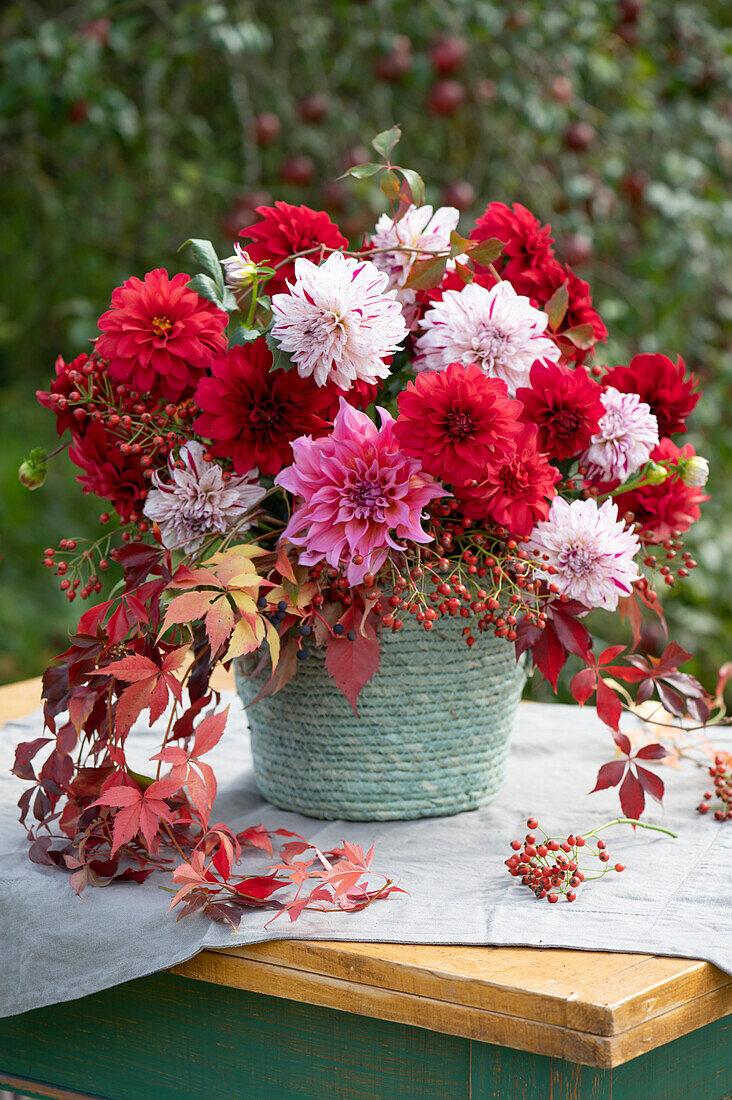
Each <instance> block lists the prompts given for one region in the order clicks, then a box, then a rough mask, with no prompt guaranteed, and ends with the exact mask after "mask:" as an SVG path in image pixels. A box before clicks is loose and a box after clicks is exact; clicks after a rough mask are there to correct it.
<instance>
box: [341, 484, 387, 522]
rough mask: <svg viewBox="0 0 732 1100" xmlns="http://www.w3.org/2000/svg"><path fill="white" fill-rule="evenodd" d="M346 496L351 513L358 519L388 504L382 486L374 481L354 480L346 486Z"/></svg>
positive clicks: (367, 516) (371, 514) (364, 517)
mask: <svg viewBox="0 0 732 1100" xmlns="http://www.w3.org/2000/svg"><path fill="white" fill-rule="evenodd" d="M347 498H348V502H349V504H350V505H351V507H352V509H353V514H354V515H355V516H356V517H358V518H359V519H368V518H370V517H371V516H373V515H374V513H376V512H379V511H380V510H382V509H384V508H386V507H387V506H388V504H389V501H388V500H387V498H386V496H385V495H384V488H383V486H382V485H379V483H378V482H375V481H366V480H361V479H359V480H358V481H354V482H353V483H352V484H351V485H349V486H348V490H347Z"/></svg>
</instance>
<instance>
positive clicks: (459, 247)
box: [450, 229, 477, 259]
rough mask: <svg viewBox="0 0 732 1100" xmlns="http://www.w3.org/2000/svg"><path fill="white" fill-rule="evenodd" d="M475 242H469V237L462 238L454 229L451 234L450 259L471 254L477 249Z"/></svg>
mask: <svg viewBox="0 0 732 1100" xmlns="http://www.w3.org/2000/svg"><path fill="white" fill-rule="evenodd" d="M476 247H477V244H476V242H475V241H470V240H468V238H467V237H461V236H460V234H459V233H456V232H455V230H454V229H453V231H452V233H451V234H450V258H451V259H454V258H455V256H462V255H463V254H464V253H465V252H470V251H471V250H472V249H474V248H476Z"/></svg>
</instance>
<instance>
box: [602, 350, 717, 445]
mask: <svg viewBox="0 0 732 1100" xmlns="http://www.w3.org/2000/svg"><path fill="white" fill-rule="evenodd" d="M602 381H603V384H604V385H607V386H614V387H615V389H616V390H620V391H621V392H622V393H637V394H638V396H639V397H640V399H641V401H645V403H646V404H647V405H650V407H651V412H652V413H653V415H654V416H655V417H656V419H657V420H658V431H659V435H661V436H665V435H673V433H674V432H685V431H686V418H687V416H689V415H690V414H691V413H692V412H693V410H694V408H695V406H696V403H697V401H698V400H699V398H700V397H701V393H699V392H698V390H697V389H696V387H697V386H698V384H699V383H698V379H697V377H696V375H694V374H689V375H687V373H686V364H685V363H684V360H683V359H682V358H681V356H679V357H678V359H677V360H676V362H675V363H672V362H671V360H670V359H668V358H667V357H666V356H665V355H634V356H633V358H632V359H631V361H630V363H629V364H628V366H627V367H613V368H612V370H609V371H608V372H607V374H606V375H605V377H604V378H603V380H602Z"/></svg>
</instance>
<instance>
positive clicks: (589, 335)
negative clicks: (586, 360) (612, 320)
mask: <svg viewBox="0 0 732 1100" xmlns="http://www.w3.org/2000/svg"><path fill="white" fill-rule="evenodd" d="M560 336H561V337H562V338H563V339H565V340H569V341H570V342H571V343H573V344H574V346H575V347H576V348H580V349H581V350H582V351H589V349H590V348H593V347H594V346H595V344H596V343H597V340H596V339H595V330H594V329H593V327H592V325H575V326H574V328H568V329H566V330H565V331H564V332H562V333H560Z"/></svg>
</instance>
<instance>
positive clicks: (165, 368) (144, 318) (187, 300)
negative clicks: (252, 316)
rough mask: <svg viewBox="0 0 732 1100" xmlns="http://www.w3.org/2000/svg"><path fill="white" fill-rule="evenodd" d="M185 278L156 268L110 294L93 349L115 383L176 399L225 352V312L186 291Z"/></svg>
mask: <svg viewBox="0 0 732 1100" xmlns="http://www.w3.org/2000/svg"><path fill="white" fill-rule="evenodd" d="M189 279H190V276H188V275H174V276H173V278H172V279H171V278H169V276H168V273H167V271H165V270H164V269H163V268H156V270H155V271H149V272H148V273H147V275H146V276H145V278H144V280H140V279H138V278H136V277H135V276H133V277H132V278H131V279H128V280H127V282H126V283H123V285H122V286H119V287H117V289H116V290H115V291H114V293H113V294H112V308H111V309H109V310H107V312H106V313H103V314H102V316H101V317H100V318H99V328H100V329H101V330H102V335H101V336H100V337H99V338H98V340H97V344H96V350H97V353H98V354H99V355H101V356H102V358H103V359H106V360H108V362H109V373H110V375H111V376H112V378H114V379H115V380H116V381H118V382H125V383H126V384H127V385H129V386H131V387H132V389H134V390H136V391H137V392H138V393H140V394H144V393H152V394H156V395H157V394H159V395H160V396H162V397H165V398H166V399H167V400H169V401H178V400H180V399H181V398H183V397H190V396H191V394H192V393H193V390H194V389H195V386H196V383H197V382H198V379H199V378H200V377H201V375H202V374H203V372H204V371H206V370H208V368H209V367H210V365H211V361H212V359H213V358H214V356H215V355H220V354H221V353H222V352H223V351H225V350H226V337H225V336H224V329H225V328H226V326H227V324H228V320H229V318H228V314H226V313H224V312H223V310H220V309H217V308H216V306H215V305H213V303H212V302H208V301H206V299H205V298H201V297H200V295H198V294H196V292H195V291H193V290H188V288H187V286H186V284H187V283H188V281H189Z"/></svg>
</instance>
